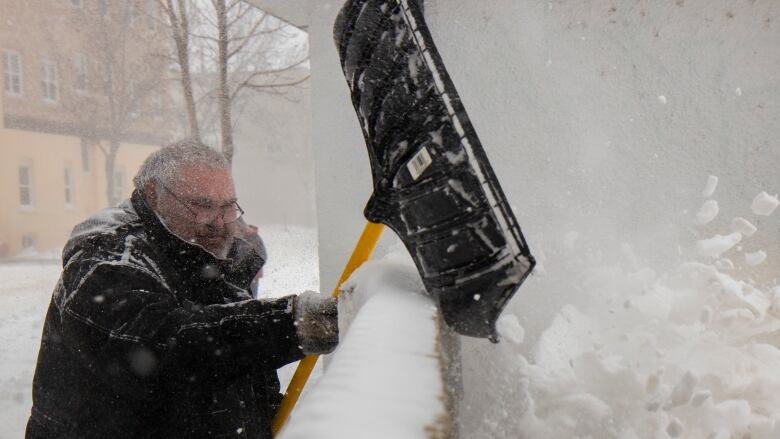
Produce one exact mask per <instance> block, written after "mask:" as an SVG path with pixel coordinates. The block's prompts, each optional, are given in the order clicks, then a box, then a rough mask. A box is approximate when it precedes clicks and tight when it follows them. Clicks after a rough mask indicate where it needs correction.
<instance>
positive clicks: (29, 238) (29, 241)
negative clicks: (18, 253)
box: [22, 235, 35, 249]
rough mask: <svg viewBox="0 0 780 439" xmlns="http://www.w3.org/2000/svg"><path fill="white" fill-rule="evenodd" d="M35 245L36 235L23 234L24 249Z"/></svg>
mask: <svg viewBox="0 0 780 439" xmlns="http://www.w3.org/2000/svg"><path fill="white" fill-rule="evenodd" d="M33 247H35V237H34V236H33V235H22V249H28V248H33Z"/></svg>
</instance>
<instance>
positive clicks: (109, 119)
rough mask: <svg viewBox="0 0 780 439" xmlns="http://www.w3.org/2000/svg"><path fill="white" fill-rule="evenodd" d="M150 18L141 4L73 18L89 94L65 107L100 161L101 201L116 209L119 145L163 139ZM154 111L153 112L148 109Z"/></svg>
mask: <svg viewBox="0 0 780 439" xmlns="http://www.w3.org/2000/svg"><path fill="white" fill-rule="evenodd" d="M154 13H155V11H154V10H151V9H149V7H148V6H147V3H145V2H143V1H142V0H131V1H126V2H122V3H109V2H101V3H98V4H97V5H96V7H95V8H93V9H87V8H83V9H82V10H81V12H80V13H79V14H78V15H76V16H74V20H76V22H77V25H80V26H81V28H82V29H85V30H86V32H87V33H88V34H87V35H85V37H86V38H85V39H84V42H83V45H84V47H83V49H84V52H85V53H87V54H88V56H89V57H90V60H91V62H89V63H88V65H89V66H90V67H91V71H92V74H91V75H90V88H89V90H88V91H87V92H85V93H83V94H78V95H74V97H73V99H72V100H71V103H70V106H71V107H72V110H73V111H72V114H73V115H74V116H73V117H74V118H75V119H76V123H77V124H79V125H81V126H82V133H83V136H84V137H85V138H86V139H87V141H88V142H91V143H92V144H94V145H96V146H97V147H98V149H99V150H100V151H101V152H102V153H103V154H104V156H105V167H104V168H105V169H104V171H105V175H106V199H107V202H108V205H110V206H113V205H116V204H117V203H118V202H119V201H121V199H120V198H121V197H122V196H123V194H119V193H117V190H116V157H117V154H118V152H119V149H120V147H121V146H122V143H123V142H125V141H127V140H128V139H131V138H136V139H138V138H143V139H146V140H149V139H161V138H165V137H167V130H168V128H167V126H166V124H165V123H164V122H162V121H161V119H160V118H159V117H153V116H161V115H162V113H163V110H162V108H161V107H162V106H163V105H164V104H163V102H164V101H165V95H166V94H167V89H166V85H165V84H164V82H163V81H160V77H161V76H162V75H163V73H164V72H165V60H164V59H161V58H160V57H159V56H156V55H154V52H155V51H154V50H150V47H149V46H150V45H151V46H154V45H160V44H162V43H163V40H162V39H161V38H160V37H159V32H157V27H156V23H155V22H153V21H150V20H149V19H150V18H151V16H152V15H153V14H154ZM153 106H156V107H157V108H155V109H154V110H151V107H153Z"/></svg>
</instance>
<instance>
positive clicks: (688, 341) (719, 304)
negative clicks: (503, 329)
mask: <svg viewBox="0 0 780 439" xmlns="http://www.w3.org/2000/svg"><path fill="white" fill-rule="evenodd" d="M587 281H588V283H589V288H588V294H589V296H588V297H589V298H590V299H591V300H590V301H589V302H590V303H589V305H588V306H586V307H582V308H579V309H578V308H575V307H573V306H566V307H565V308H564V309H562V310H561V312H560V313H559V314H558V315H557V316H556V318H555V319H554V320H553V322H552V324H551V325H550V327H549V328H548V329H547V330H546V331H545V332H544V334H543V335H542V337H541V339H540V340H539V341H538V342H537V344H536V346H535V348H534V350H533V353H532V355H531V357H532V358H533V359H534V362H533V364H530V363H529V362H528V361H527V360H526V359H525V358H524V357H523V356H520V355H517V356H516V358H515V362H516V367H517V372H516V375H517V376H518V377H519V379H520V381H521V382H524V384H525V386H527V389H528V390H527V392H526V393H525V395H524V397H525V398H526V407H527V410H525V413H524V414H523V415H522V416H520V417H519V418H518V419H517V422H518V425H517V427H518V431H522V432H527V433H528V434H529V437H534V438H560V437H593V438H613V437H614V438H623V437H625V438H659V437H662V438H665V437H702V438H705V437H708V438H709V437H711V438H731V437H744V435H746V434H750V435H751V436H750V437H752V438H753V439H757V438H767V439H768V438H770V437H772V438H776V437H778V435H780V422H777V419H780V376H778V374H777V370H778V367H780V349H778V348H777V346H776V344H777V343H778V342H780V337H778V336H779V335H780V332H778V331H780V309H778V308H777V307H776V305H780V302H777V303H776V305H775V303H774V302H775V300H776V299H778V298H780V297H777V293H778V292H777V291H776V290H768V291H762V290H760V289H758V288H755V287H753V286H751V285H750V284H749V283H746V282H744V281H740V280H737V279H735V278H733V277H731V276H730V275H728V274H724V273H722V272H720V271H719V270H718V269H716V268H715V267H713V266H711V265H707V264H702V263H696V262H691V263H686V264H682V265H681V266H680V267H679V268H678V269H677V270H676V271H675V272H674V273H672V274H670V275H669V276H664V277H659V276H657V275H656V274H655V273H654V272H653V271H652V270H649V269H643V270H639V271H635V272H630V271H625V270H623V269H621V268H620V267H616V266H612V267H601V268H595V269H593V270H591V271H590V273H589V277H588V279H587ZM732 435H733V436H732Z"/></svg>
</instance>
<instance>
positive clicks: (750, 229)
mask: <svg viewBox="0 0 780 439" xmlns="http://www.w3.org/2000/svg"><path fill="white" fill-rule="evenodd" d="M731 230H732V231H733V232H738V233H741V234H743V235H745V236H753V234H754V233H756V230H758V229H757V228H756V226H754V225H753V224H751V223H750V221H748V220H746V219H745V218H742V217H738V218H734V219H733V220H731Z"/></svg>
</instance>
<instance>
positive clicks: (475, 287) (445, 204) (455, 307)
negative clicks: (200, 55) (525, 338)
mask: <svg viewBox="0 0 780 439" xmlns="http://www.w3.org/2000/svg"><path fill="white" fill-rule="evenodd" d="M334 38H335V41H336V46H337V48H338V51H339V56H340V58H341V65H342V68H343V71H344V75H345V77H346V79H347V84H348V85H349V88H350V91H351V94H352V103H353V105H354V106H355V111H356V112H357V116H358V119H359V120H360V124H361V127H362V131H363V136H364V137H365V140H366V145H367V147H368V155H369V160H370V162H371V171H372V177H373V182H374V192H373V194H372V196H371V199H370V200H369V202H368V205H367V206H366V209H365V215H366V218H367V219H368V220H369V221H372V222H376V223H384V224H385V225H387V226H388V227H390V228H391V229H392V230H393V231H394V232H395V233H396V234H397V235H398V236H399V237H400V238H401V240H402V241H403V242H404V245H405V246H406V248H407V249H408V250H409V252H410V253H411V255H412V258H413V259H414V262H415V264H416V265H417V268H418V270H419V271H420V274H421V276H422V280H423V283H424V284H425V287H426V289H427V290H428V292H429V293H430V294H431V295H433V297H434V298H436V299H437V300H438V302H439V306H440V308H441V311H442V314H443V316H444V320H445V321H446V322H447V324H449V325H450V326H451V327H453V328H454V329H455V330H456V331H457V332H459V333H461V334H464V335H470V336H474V337H489V338H490V339H491V340H493V341H496V340H497V338H496V328H495V326H496V320H497V319H498V316H499V315H500V314H501V310H502V309H503V308H504V306H505V305H506V303H507V302H508V301H509V299H510V298H511V297H512V295H513V294H514V292H515V291H516V290H517V288H518V287H519V286H520V284H521V283H522V282H523V281H524V280H525V278H526V277H527V276H528V274H529V273H530V272H531V270H532V269H533V266H534V259H533V257H532V256H531V254H530V252H529V250H528V245H527V244H526V242H525V239H524V238H523V234H522V233H521V231H520V227H519V226H518V225H517V220H516V219H515V217H514V215H513V214H512V211H511V210H510V208H509V206H508V203H507V201H506V198H505V197H504V194H503V192H502V190H501V187H500V186H499V184H498V180H497V179H496V176H495V174H494V173H493V169H492V168H491V166H490V163H488V160H487V156H486V155H485V152H484V150H483V149H482V145H481V144H480V141H479V138H478V137H477V134H476V132H475V131H474V128H473V127H472V125H471V122H470V121H469V118H468V116H467V115H466V111H465V109H464V108H463V105H462V104H461V101H460V98H459V97H458V94H457V92H456V91H455V87H454V85H453V84H452V81H451V80H450V78H449V75H448V74H447V71H446V70H445V69H444V64H443V63H442V60H441V57H440V56H439V54H438V52H437V50H436V47H435V46H434V44H433V39H432V38H431V35H430V33H429V32H428V29H427V26H426V24H425V21H424V19H423V14H422V10H421V7H420V5H419V4H418V2H417V1H416V0H349V1H347V2H346V4H345V5H344V6H343V8H342V10H341V11H340V13H339V16H338V18H337V20H336V24H335V28H334Z"/></svg>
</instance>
